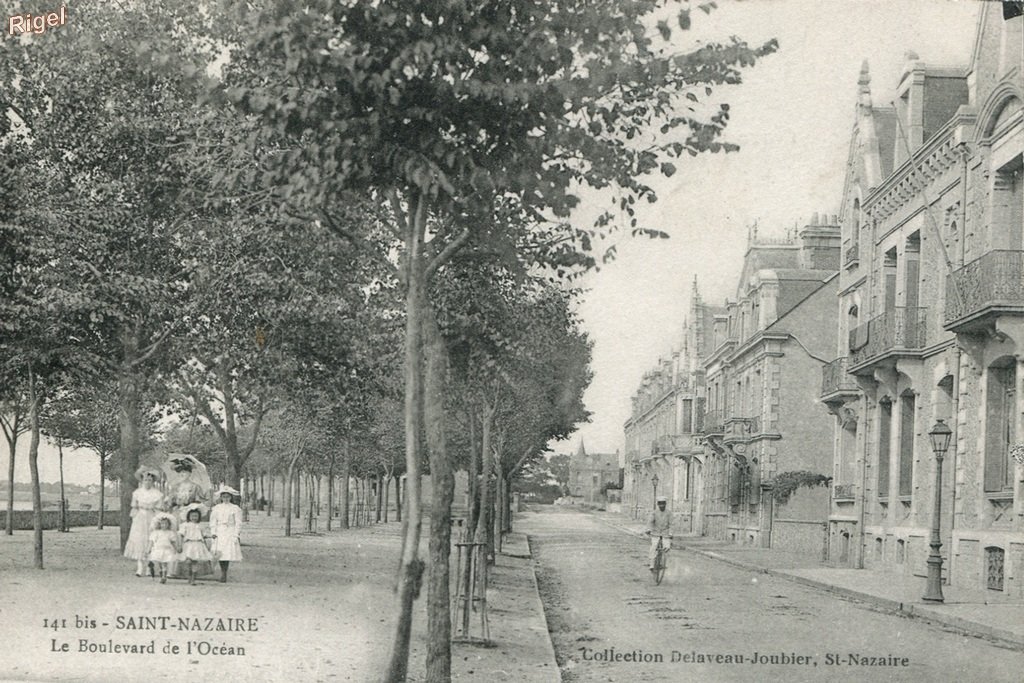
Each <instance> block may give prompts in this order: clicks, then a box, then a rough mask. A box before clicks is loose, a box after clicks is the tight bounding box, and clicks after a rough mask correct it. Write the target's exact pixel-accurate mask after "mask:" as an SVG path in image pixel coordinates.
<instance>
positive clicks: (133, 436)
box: [117, 334, 140, 551]
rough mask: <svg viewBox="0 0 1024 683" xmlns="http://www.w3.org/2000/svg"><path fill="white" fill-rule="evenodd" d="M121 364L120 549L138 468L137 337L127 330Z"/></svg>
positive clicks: (125, 536) (125, 539) (128, 527)
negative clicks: (134, 368) (134, 362)
mask: <svg viewBox="0 0 1024 683" xmlns="http://www.w3.org/2000/svg"><path fill="white" fill-rule="evenodd" d="M124 346H125V348H124V358H125V361H124V365H123V366H122V367H121V372H120V375H119V376H118V387H117V388H118V410H119V412H118V424H119V427H120V430H121V451H120V453H121V472H120V480H121V486H120V492H119V493H120V498H121V509H120V512H119V515H118V516H119V518H120V525H121V550H122V551H123V550H124V546H125V544H126V543H127V542H128V532H129V531H130V530H131V526H132V518H131V509H132V493H133V492H134V491H135V485H136V481H135V470H137V469H138V468H139V431H140V429H139V422H140V419H139V392H138V387H137V385H136V379H135V376H134V375H133V374H132V371H131V367H130V362H131V360H132V359H134V358H135V357H136V355H137V351H138V337H137V336H136V335H134V334H126V335H125V342H124Z"/></svg>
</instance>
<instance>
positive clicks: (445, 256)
mask: <svg viewBox="0 0 1024 683" xmlns="http://www.w3.org/2000/svg"><path fill="white" fill-rule="evenodd" d="M469 235H470V232H469V228H463V230H462V232H460V233H459V234H458V236H457V237H456V238H455V239H453V240H452V241H451V242H449V243H448V244H446V245H445V246H444V249H442V250H441V252H440V253H439V254H438V255H437V256H435V257H434V258H433V259H431V260H430V263H429V264H428V265H427V270H426V275H425V277H426V279H427V280H429V279H430V278H431V277H432V276H433V275H434V273H435V272H436V271H437V269H438V268H440V267H441V266H443V265H444V264H445V263H447V262H448V261H449V260H450V259H451V257H452V255H453V254H454V253H455V252H456V251H458V250H459V249H460V248H461V247H462V245H464V244H465V243H466V241H467V240H469Z"/></svg>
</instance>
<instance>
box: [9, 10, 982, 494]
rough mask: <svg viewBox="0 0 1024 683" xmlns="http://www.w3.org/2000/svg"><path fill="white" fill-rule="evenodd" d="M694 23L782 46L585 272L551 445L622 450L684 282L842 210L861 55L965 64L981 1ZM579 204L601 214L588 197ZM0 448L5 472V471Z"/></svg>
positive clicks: (708, 290)
mask: <svg viewBox="0 0 1024 683" xmlns="http://www.w3.org/2000/svg"><path fill="white" fill-rule="evenodd" d="M718 4H719V9H717V10H715V11H713V12H712V13H711V14H710V15H708V16H705V15H704V14H703V13H701V12H699V11H695V12H694V13H693V30H692V31H690V32H687V33H680V32H678V31H677V32H676V33H675V34H674V39H676V38H678V39H679V40H680V43H679V45H680V49H684V50H688V49H689V47H688V46H692V45H693V44H694V42H693V41H694V40H696V39H701V40H708V39H711V38H717V39H719V40H724V39H727V38H728V37H729V36H731V35H736V36H739V37H740V38H742V39H743V40H746V41H747V42H748V43H750V44H752V45H753V44H759V43H762V42H764V41H766V40H769V39H771V38H775V39H777V40H778V42H779V50H778V52H777V53H775V54H774V55H771V56H769V57H766V58H765V59H763V60H762V61H760V62H759V63H758V64H757V65H756V66H755V67H753V68H750V69H748V70H746V72H745V74H744V83H743V84H742V85H740V86H738V87H735V88H732V89H730V90H728V91H719V92H718V93H716V95H715V96H716V97H717V96H718V95H719V94H720V95H721V97H722V101H726V102H728V103H729V105H730V114H731V117H730V121H729V126H728V128H727V129H726V135H725V139H726V140H728V141H729V142H734V143H737V144H739V145H740V147H741V149H740V151H739V152H737V153H733V154H728V155H725V154H715V155H704V156H701V157H697V158H688V159H687V160H686V161H683V162H682V163H680V164H678V166H679V171H678V172H677V173H676V174H675V175H673V176H672V178H669V179H662V180H661V181H659V182H656V183H653V185H654V187H655V188H656V190H657V191H658V196H659V201H658V202H657V204H655V205H653V206H651V207H650V209H649V212H648V214H647V215H646V218H648V219H649V220H648V222H649V223H651V224H653V226H655V227H658V228H660V229H663V230H664V231H666V232H668V233H669V234H670V235H671V238H670V239H669V240H646V239H630V238H622V239H619V240H618V241H617V253H618V256H617V258H616V260H615V261H614V262H612V263H610V264H608V265H605V266H603V267H602V268H601V270H600V271H598V272H594V273H591V274H590V275H588V276H587V277H586V279H585V280H584V282H583V284H584V286H586V287H588V288H589V291H588V292H587V294H586V296H585V298H584V299H583V301H582V302H581V304H580V306H579V313H580V315H581V317H582V319H583V321H584V327H585V329H586V330H587V332H588V333H589V334H590V337H591V339H592V340H593V342H594V355H593V364H592V368H593V371H594V379H593V382H592V383H591V386H590V387H589V389H588V390H587V392H586V394H585V397H584V398H585V401H586V404H587V408H588V410H590V411H591V413H592V414H593V417H592V421H591V423H589V424H587V425H584V426H583V427H582V428H581V429H579V430H578V431H577V432H576V434H574V435H573V436H572V437H570V438H569V439H568V440H567V441H566V442H562V443H559V444H552V448H553V449H554V450H556V451H560V452H565V451H575V450H576V448H577V447H578V445H579V442H580V440H581V439H582V440H583V441H584V443H585V444H586V449H587V451H588V452H591V453H611V452H614V451H616V450H618V451H619V452H620V453H621V452H623V451H624V448H623V442H624V436H623V429H622V425H623V423H624V422H625V421H626V419H627V418H628V417H629V410H630V396H631V395H632V394H633V393H634V392H635V390H636V388H637V386H638V385H639V383H640V379H641V377H642V376H643V373H644V372H645V371H647V370H649V369H651V368H653V367H654V366H655V365H656V364H657V361H658V358H659V357H660V356H663V355H668V354H669V353H670V352H671V350H672V349H673V347H674V346H675V345H677V344H678V343H679V341H680V337H681V331H682V325H683V319H684V316H685V314H686V311H687V310H688V307H689V298H690V291H691V287H692V283H693V280H694V277H696V278H697V280H698V283H699V287H700V291H701V295H702V297H703V298H704V300H705V301H706V302H709V303H712V304H721V303H723V302H724V301H725V299H726V298H727V297H730V296H732V295H733V293H734V291H735V288H736V278H737V277H738V275H739V269H740V264H741V261H742V258H743V251H744V249H745V246H746V236H747V228H748V226H749V225H750V224H751V223H753V222H754V221H757V222H758V226H759V233H760V234H761V235H762V236H767V235H772V234H777V235H781V234H783V233H784V232H785V231H786V230H787V229H791V228H792V227H793V226H794V225H795V224H799V225H802V224H803V223H804V222H806V221H807V220H809V218H810V216H811V214H813V213H829V214H835V213H838V212H839V202H840V194H841V191H842V183H843V167H844V165H845V163H846V156H847V148H848V145H849V135H850V130H851V128H852V126H853V114H854V106H855V103H856V95H857V78H858V74H859V72H860V67H861V64H862V62H863V61H864V60H865V59H868V60H869V64H870V68H871V77H872V94H873V97H874V102H875V104H885V103H888V102H889V101H890V100H891V99H892V97H893V91H894V90H895V87H896V85H897V81H898V78H899V75H900V71H901V69H902V66H903V64H904V62H905V57H904V56H905V52H906V51H907V50H913V51H915V52H916V53H917V54H918V55H919V56H920V58H921V59H922V60H924V61H925V62H927V63H934V64H942V65H963V66H966V65H967V63H968V59H969V55H970V49H971V46H972V41H973V38H974V30H975V18H976V16H977V11H978V4H977V3H975V2H967V1H957V0H885V1H882V0H843V1H842V2H840V1H837V0H828V1H825V0H747V1H745V2H736V1H731V0H719V3H718ZM588 202H589V203H590V204H591V205H590V206H586V207H585V211H590V212H592V213H596V212H597V207H596V204H595V202H596V199H595V198H593V197H592V198H589V199H588ZM27 451H28V438H27V436H25V437H23V438H22V439H21V441H20V443H19V447H18V457H17V458H16V461H15V462H16V469H15V481H28V480H29V473H28V464H27V460H28V457H27ZM7 463H8V458H7V449H6V444H4V445H3V447H0V480H4V479H6V478H7ZM58 477H59V472H58V467H57V455H56V450H55V449H53V448H52V447H50V446H49V445H47V444H45V443H44V444H43V445H42V447H41V453H40V478H41V479H42V480H43V481H56V480H57V479H58ZM98 479H99V466H98V464H97V459H96V456H95V455H93V454H91V453H90V452H88V451H75V452H70V453H65V480H66V481H69V482H72V483H77V484H90V483H95V482H97V481H98Z"/></svg>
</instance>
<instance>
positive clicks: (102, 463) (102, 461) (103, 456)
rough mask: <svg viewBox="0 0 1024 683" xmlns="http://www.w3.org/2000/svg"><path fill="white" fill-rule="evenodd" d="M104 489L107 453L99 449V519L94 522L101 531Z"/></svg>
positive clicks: (105, 486)
mask: <svg viewBox="0 0 1024 683" xmlns="http://www.w3.org/2000/svg"><path fill="white" fill-rule="evenodd" d="M106 491H107V455H106V453H104V452H103V451H100V514H99V519H98V520H97V522H96V528H97V529H99V530H100V531H103V512H104V510H103V508H104V507H106V504H107V500H106Z"/></svg>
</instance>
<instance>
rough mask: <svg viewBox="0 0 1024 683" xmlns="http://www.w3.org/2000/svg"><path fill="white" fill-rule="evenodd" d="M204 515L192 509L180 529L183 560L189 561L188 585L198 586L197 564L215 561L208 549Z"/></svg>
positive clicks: (194, 508) (196, 508)
mask: <svg viewBox="0 0 1024 683" xmlns="http://www.w3.org/2000/svg"><path fill="white" fill-rule="evenodd" d="M202 519H203V513H202V512H201V511H200V510H199V508H198V507H193V508H191V509H190V510H189V511H188V512H187V513H186V514H185V521H184V522H182V524H181V528H180V529H178V535H179V536H180V537H181V559H182V560H188V583H189V585H190V586H194V585H196V562H209V561H210V560H212V559H213V555H212V554H211V553H210V549H209V548H207V547H206V536H207V534H204V533H203V527H202V525H201V524H200V521H201V520H202Z"/></svg>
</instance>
